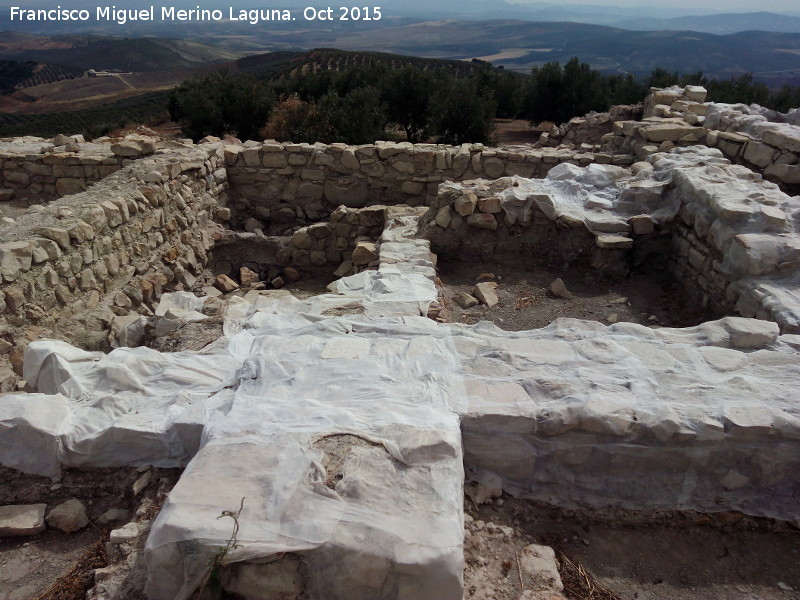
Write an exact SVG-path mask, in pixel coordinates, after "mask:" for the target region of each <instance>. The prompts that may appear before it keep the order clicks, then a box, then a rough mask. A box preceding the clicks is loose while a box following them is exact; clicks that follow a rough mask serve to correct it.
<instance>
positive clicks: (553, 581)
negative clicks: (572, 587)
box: [519, 544, 564, 592]
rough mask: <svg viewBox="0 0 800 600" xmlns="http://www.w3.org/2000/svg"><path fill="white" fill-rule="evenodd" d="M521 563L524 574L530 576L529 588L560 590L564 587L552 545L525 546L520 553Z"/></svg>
mask: <svg viewBox="0 0 800 600" xmlns="http://www.w3.org/2000/svg"><path fill="white" fill-rule="evenodd" d="M519 565H520V568H521V569H522V572H523V574H524V575H527V577H529V578H530V581H531V583H530V585H529V586H527V587H528V589H530V590H532V591H535V592H544V591H556V592H559V591H561V590H563V589H564V584H563V583H562V581H561V576H560V575H559V574H558V561H557V560H556V553H555V551H554V550H553V549H552V548H551V547H550V546H541V545H539V544H531V545H529V546H525V547H524V548H523V549H522V551H521V552H520V553H519Z"/></svg>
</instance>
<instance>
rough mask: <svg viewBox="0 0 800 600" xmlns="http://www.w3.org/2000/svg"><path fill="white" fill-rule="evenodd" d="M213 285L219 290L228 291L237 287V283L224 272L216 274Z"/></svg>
mask: <svg viewBox="0 0 800 600" xmlns="http://www.w3.org/2000/svg"><path fill="white" fill-rule="evenodd" d="M214 287H216V288H217V289H218V290H219V291H221V292H224V293H228V292H232V291H233V290H236V289H239V284H238V283H236V282H235V281H234V280H233V279H231V278H230V277H228V276H227V275H225V274H220V275H217V277H216V278H215V279H214Z"/></svg>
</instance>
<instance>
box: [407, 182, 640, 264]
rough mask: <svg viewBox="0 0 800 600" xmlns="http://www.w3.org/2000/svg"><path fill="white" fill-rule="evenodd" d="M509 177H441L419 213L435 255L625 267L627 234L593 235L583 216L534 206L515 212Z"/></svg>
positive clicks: (457, 258) (456, 257) (627, 244)
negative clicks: (552, 213)
mask: <svg viewBox="0 0 800 600" xmlns="http://www.w3.org/2000/svg"><path fill="white" fill-rule="evenodd" d="M514 185H515V181H514V180H513V179H512V178H502V179H498V180H496V181H493V182H483V181H481V182H465V183H462V184H452V183H445V184H442V186H441V187H440V188H439V195H438V197H437V198H436V200H435V201H434V202H432V203H431V208H430V209H429V210H428V212H427V213H426V214H425V215H424V216H423V217H422V220H421V223H422V226H421V227H420V233H421V235H422V236H424V237H425V238H426V239H429V240H430V241H431V248H432V249H433V251H434V252H435V253H436V254H437V255H438V256H440V257H442V258H445V259H450V260H456V261H465V260H477V259H484V260H486V259H505V260H509V259H510V260H514V261H515V262H516V263H517V264H519V265H520V266H522V267H523V268H531V267H536V266H554V267H557V268H559V269H568V268H569V267H570V266H571V265H574V264H580V263H584V264H586V265H587V266H588V265H592V266H594V267H595V268H597V269H598V270H599V271H602V272H603V273H605V274H614V275H619V274H623V273H624V272H625V271H626V270H627V266H626V265H627V258H626V250H627V249H628V248H630V247H631V246H632V240H631V239H629V238H620V237H619V236H611V235H606V236H597V235H595V234H594V233H592V232H591V231H589V229H587V228H586V226H585V225H584V223H583V221H581V220H577V219H570V218H568V217H566V216H561V217H559V218H556V219H552V218H550V217H548V216H547V215H546V214H545V213H544V212H543V211H542V210H541V208H540V207H539V206H537V205H536V204H535V203H534V204H532V205H531V206H530V208H529V210H527V211H525V212H521V214H519V215H518V216H514V211H513V209H510V205H509V203H507V202H506V201H504V199H503V198H501V193H502V192H503V191H504V190H505V189H508V188H509V187H512V186H514ZM504 207H505V208H504Z"/></svg>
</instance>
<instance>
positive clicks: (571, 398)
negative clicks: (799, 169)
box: [0, 88, 800, 600]
mask: <svg viewBox="0 0 800 600" xmlns="http://www.w3.org/2000/svg"><path fill="white" fill-rule="evenodd" d="M701 95H702V94H700V92H699V90H697V89H695V88H687V89H671V90H656V91H654V92H652V93H651V96H649V97H648V99H647V100H646V102H645V111H650V112H651V113H652V114H646V115H645V118H646V119H647V120H642V121H635V120H633V119H634V118H636V117H633V116H632V114H631V112H630V110H627V111H621V112H620V111H618V113H617V114H618V115H620V119H623V118H624V119H625V120H614V119H613V118H610V117H609V119H610V120H609V121H607V122H604V124H603V127H606V129H608V131H606V130H601V131H600V132H599V136H598V137H597V139H593V138H591V136H589V137H586V138H585V141H582V142H581V143H580V144H579V143H578V142H579V141H580V140H577V139H575V136H574V133H570V132H571V130H569V128H567V129H565V130H564V131H561V130H558V132H557V133H558V136H561V137H565V138H566V137H568V136H570V135H572V138H570V139H571V140H572V141H571V142H570V143H568V144H562V145H557V146H551V145H550V144H551V143H553V140H555V139H556V137H558V136H556V135H555V133H553V134H552V135H550V134H548V136H547V137H546V138H545V139H544V140H543V143H540V144H539V145H536V146H515V147H508V148H487V147H483V146H482V145H470V144H465V145H463V146H460V147H447V146H435V145H411V144H405V143H399V144H396V143H385V142H378V143H376V144H374V145H367V146H357V147H351V146H345V145H343V144H331V145H327V146H326V145H323V144H314V145H310V144H278V143H274V142H264V143H255V142H246V143H244V144H239V143H228V142H223V141H220V140H218V139H216V138H209V139H206V140H203V141H202V142H201V143H199V144H196V145H195V144H191V143H189V142H185V141H179V140H161V139H154V138H146V137H142V136H132V137H129V138H125V139H117V140H110V139H106V140H104V139H99V140H95V141H94V142H93V143H92V144H87V143H85V142H83V141H82V140H80V139H77V138H63V139H54V140H50V141H48V140H37V139H30V138H26V139H24V140H22V139H20V140H9V141H4V142H2V143H0V158H1V159H2V170H1V171H0V172H2V177H3V186H4V187H5V188H6V190H5V191H4V192H3V194H4V195H5V197H7V198H9V200H8V201H9V202H14V203H15V204H14V211H12V212H13V215H14V216H6V217H5V218H4V221H3V222H2V223H1V224H0V238H1V239H2V243H0V274H1V275H2V286H0V290H2V295H0V298H2V303H1V304H0V308H1V310H0V318H2V320H3V322H2V330H1V331H0V352H2V355H1V357H2V362H0V386H1V387H0V389H2V391H3V392H6V393H5V394H3V395H2V396H0V465H2V466H3V467H4V470H3V471H2V472H0V477H3V478H5V481H8V482H13V485H14V486H15V489H17V490H18V491H16V492H14V491H12V492H8V491H5V492H4V493H5V495H4V496H2V504H3V506H0V517H2V518H1V519H0V532H2V533H3V535H4V536H7V535H18V536H32V535H35V534H41V535H42V536H45V537H46V536H48V535H50V536H51V538H52V536H53V535H57V534H56V533H55V530H57V529H59V528H60V526H59V523H60V522H61V521H60V520H59V519H58V518H56V517H53V518H51V513H52V511H53V509H54V504H59V503H60V502H61V501H63V500H66V499H67V495H68V494H66V492H65V491H64V487H63V484H61V483H58V481H59V480H60V479H61V478H63V481H64V482H65V483H68V482H72V481H76V482H80V485H78V484H77V483H76V484H75V485H76V486H77V487H78V488H80V489H84V490H88V489H90V488H91V481H92V478H93V477H94V478H96V481H99V482H104V483H103V485H104V486H105V487H103V488H102V489H103V490H104V491H103V492H102V493H98V496H97V502H96V503H94V502H93V503H92V504H88V503H87V502H88V500H89V499H91V498H90V497H87V498H85V500H87V502H85V503H84V504H83V508H82V509H81V508H80V507H78V508H76V511H77V513H80V511H81V510H83V511H85V512H86V514H85V515H84V517H85V519H86V523H88V522H89V521H90V520H91V521H92V522H94V523H96V524H97V523H100V522H101V521H100V517H101V516H104V517H105V518H104V520H103V524H104V525H108V528H109V529H112V531H111V532H110V538H109V541H108V543H107V545H106V546H105V548H106V549H107V553H108V564H107V565H106V566H100V567H97V568H96V570H94V572H93V573H90V575H92V577H90V582H89V584H88V587H89V588H91V591H90V592H89V597H91V598H136V597H147V598H150V599H151V600H162V599H163V600H167V599H169V600H172V599H186V598H192V597H198V593H199V591H200V593H199V595H200V596H202V594H209V593H210V592H211V589H212V588H213V589H222V590H226V592H225V593H227V594H233V595H234V596H233V597H243V598H248V599H255V598H259V599H265V598H268V599H279V598H280V599H289V598H292V599H295V598H296V599H299V598H310V599H322V598H324V599H326V600H329V599H337V598H341V599H345V598H346V599H348V600H361V599H363V600H371V599H376V598H387V599H390V598H391V599H407V600H412V599H414V600H427V599H430V600H448V599H453V600H460V599H462V598H465V597H466V598H473V597H474V598H487V599H488V598H497V599H501V600H505V599H511V598H545V597H547V598H558V597H570V598H572V597H577V596H575V595H574V590H573V589H572V587H571V586H572V580H571V579H569V578H567V575H566V573H567V571H565V570H564V569H565V568H566V567H565V565H566V560H565V559H564V558H563V557H561V555H556V554H554V553H553V551H552V550H551V549H549V548H548V547H547V546H545V545H541V544H540V543H538V542H541V541H543V540H541V539H540V540H537V539H535V538H536V536H535V535H532V534H531V535H529V534H527V533H526V534H524V535H523V534H522V533H520V531H521V530H520V531H516V532H515V531H514V529H513V527H512V525H513V523H517V524H519V523H524V522H526V521H525V519H524V518H522V520H520V519H518V518H517V517H519V515H520V514H523V517H524V511H525V510H526V509H525V508H524V507H525V506H535V507H549V508H548V509H546V510H550V509H553V510H559V511H564V512H562V513H560V514H561V515H562V517H564V518H565V519H566V520H568V521H569V523H570V524H571V525H575V524H576V523H578V521H579V518H578V517H577V516H576V515H592V514H594V515H597V514H601V513H604V511H605V512H608V511H611V512H613V513H614V514H617V515H619V514H622V515H625V514H627V515H629V516H630V515H640V516H641V515H643V514H647V515H662V518H663V515H686V514H693V515H710V517H708V518H710V519H723V518H724V519H728V520H729V521H730V522H733V519H735V520H736V522H738V521H740V520H742V519H744V520H745V521H746V522H754V523H781V524H787V523H792V522H794V523H796V522H797V520H798V519H799V518H800V505H799V504H798V489H800V488H799V487H798V486H799V485H800V481H798V473H800V468H799V467H800V452H798V440H800V408H799V406H800V405H799V404H798V400H799V399H800V398H798V389H800V387H798V382H799V381H800V361H798V351H800V335H799V334H800V320H799V317H800V302H798V298H800V296H798V289H800V288H799V287H798V286H799V285H800V283H798V277H800V275H799V273H800V271H799V270H798V265H800V237H798V234H797V229H798V219H799V218H800V202H799V201H798V199H797V197H794V196H791V195H789V193H787V192H791V191H792V186H793V185H794V183H793V182H792V181H791V177H792V175H789V174H791V173H794V170H792V169H787V168H784V167H787V163H786V162H785V160H788V159H781V160H783V161H784V162H780V163H774V162H769V163H768V164H764V165H760V164H759V162H764V160H763V159H764V158H765V157H766V156H767V154H769V152H768V151H767V150H764V148H763V147H765V146H766V147H769V148H773V151H772V154H770V157H771V158H770V160H778V159H780V158H781V157H782V156H783V155H784V154H786V153H792V152H793V150H791V147H792V144H800V142H797V140H800V133H798V132H800V129H799V128H798V127H795V126H794V125H789V124H787V123H769V122H767V121H766V119H764V120H763V122H761V121H759V122H760V123H761V125H759V126H758V127H756V126H755V125H753V124H752V123H750V121H747V122H748V123H750V124H749V125H748V128H747V131H745V130H744V129H743V130H742V132H741V133H735V132H732V131H731V129H732V128H733V125H732V124H731V123H732V117H730V116H727V117H725V118H726V119H728V120H727V121H725V122H724V123H723V119H722V118H721V117H720V118H717V120H716V121H715V122H716V123H717V125H718V126H719V127H720V129H719V130H717V129H714V130H709V129H706V128H705V127H704V126H703V122H702V120H701V119H699V117H703V119H705V118H706V115H715V114H716V115H719V114H725V115H729V113H725V112H724V111H725V110H726V109H725V106H724V105H714V104H710V103H706V102H704V100H705V98H704V97H700V96H701ZM667 100H669V101H670V104H665V102H666V101H667ZM740 112H741V111H740ZM656 113H658V114H656ZM701 113H702V114H701ZM676 115H681V116H680V117H678V116H676ZM689 115H694V116H693V117H690V116H689ZM750 116H752V115H750ZM740 117H741V114H740ZM593 118H595V119H596V117H593ZM737 118H739V117H737ZM587 119H588V117H587ZM678 121H680V122H678ZM751 121H752V119H751ZM739 122H742V119H741V118H740V121H739ZM764 123H766V124H764ZM723 124H724V127H723V126H722V125H723ZM571 126H572V127H574V129H575V130H579V129H580V130H581V131H584V129H585V126H584V124H578V123H575V124H572V125H571ZM581 127H583V128H584V129H581ZM592 131H594V130H592ZM770 132H772V133H770ZM775 132H777V133H775ZM714 134H716V135H714ZM723 134H725V136H727V137H725V136H723ZM778 134H780V135H778ZM587 135H588V134H587ZM792 135H794V137H792ZM733 136H738V137H736V138H735V139H733ZM729 138H731V139H729ZM720 140H722V141H724V142H725V144H722V141H720ZM787 140H788V141H787ZM59 142H60V143H59ZM736 144H738V145H739V146H738V147H736V148H734V146H735V145H736ZM751 146H752V148H751ZM786 147H788V148H789V149H787V148H786ZM798 148H800V146H798ZM756 151H758V153H757V154H756ZM753 157H756V158H758V161H754V160H751V159H753ZM795 159H796V156H795ZM795 163H796V160H795ZM775 164H778V166H779V167H780V168H779V169H770V167H772V166H774V165H775ZM788 166H792V164H788ZM787 173H789V174H787ZM765 175H766V176H767V177H769V178H770V179H774V180H776V181H777V182H775V181H771V180H768V179H765V178H764V176H765ZM4 214H5V213H4ZM8 214H12V213H11V212H10V213H8ZM556 279H560V280H561V282H560V284H556V283H555V280H556ZM114 473H118V474H119V478H120V481H123V483H117V484H113V483H112V481H113V480H114V477H115V476H114V475H113V474H114ZM176 480H177V482H175V481H176ZM465 482H466V483H465ZM173 484H174V486H173ZM81 486H82V487H81ZM98 489H100V488H99V487H98ZM37 490H38V491H37ZM465 492H466V507H467V508H466V514H465ZM112 498H118V500H117V501H116V502H117V504H118V506H117V507H118V508H119V512H117V513H114V514H113V515H110V516H109V515H108V514H107V513H108V511H109V510H111V508H113V507H114V502H112V500H111V499H112ZM137 498H145V499H146V502H144V501H142V500H137ZM56 501H57V502H56ZM144 504H147V506H144ZM72 506H73V508H74V505H72ZM137 506H138V508H137ZM64 510H66V509H62V512H63V511H64ZM537 510H539V509H537ZM541 510H545V509H541ZM3 511H5V512H3ZM492 511H494V512H492ZM514 511H517V512H514ZM614 511H617V512H614ZM46 515H47V518H46V519H45V516H46ZM487 515H488V516H487ZM492 515H494V516H492ZM565 515H566V516H565ZM720 515H728V516H725V517H721V516H720ZM729 515H734V516H733V517H731V516H729ZM73 516H75V515H73ZM78 516H80V515H78ZM76 518H77V517H76ZM585 518H586V519H589V520H590V517H585ZM620 518H622V519H623V521H622V522H625V521H624V518H625V517H620ZM4 519H5V520H4ZM490 519H493V520H491V521H490ZM504 519H506V520H505V521H504ZM514 519H517V520H516V521H515V520H514ZM748 519H750V520H753V521H747V520H748ZM74 520H75V519H73V521H74ZM45 521H46V523H45ZM78 521H81V519H78ZM587 522H588V521H587ZM715 522H716V521H715ZM720 522H721V521H720ZM84 526H85V523H84ZM47 527H49V528H50V530H49V531H47V532H45V533H41V532H42V531H43V530H44V529H45V528H47ZM786 527H789V525H786ZM562 529H563V527H561V526H560V525H558V526H556V525H553V526H552V527H550V529H549V530H548V531H549V532H550V533H552V532H554V531H555V532H560V531H562ZM62 531H63V528H62ZM587 531H588V530H587ZM584 533H585V532H584ZM584 533H581V534H580V535H584ZM578 534H579V532H578V533H574V535H575V536H577V535H578ZM570 535H573V533H570ZM465 536H466V537H465ZM586 536H588V534H586V535H584V539H585V540H586V541H587V542H588V543H589V544H591V543H594V544H595V545H602V544H603V543H604V542H603V538H602V537H591V536H589V537H591V540H589V537H586ZM557 537H558V536H556V537H555V538H553V539H555V540H556V541H555V542H551V541H550V539H549V538H547V539H545V540H544V541H547V542H548V543H552V544H555V545H556V546H557V547H558V544H557V543H556V542H557V541H558V540H557V539H556V538H557ZM562 537H563V536H562ZM51 538H47V539H51ZM7 539H10V538H0V542H2V543H3V544H10V542H7V541H6V540H7ZM19 539H20V540H21V539H23V538H19ZM25 539H32V540H36V539H37V538H35V537H32V538H25ZM52 539H56V538H52ZM58 539H61V538H58ZM570 539H571V538H570ZM576 539H578V538H577V537H576ZM632 539H633V538H632ZM792 539H796V535H795V537H794V538H792ZM509 540H512V541H511V542H509ZM793 543H794V544H795V546H792V544H793ZM787 544H788V545H786V546H783V547H785V548H787V549H788V550H787V551H790V552H796V551H797V548H796V542H791V541H790V542H788V543H787ZM586 547H591V546H590V545H587V546H586ZM709 547H710V546H709ZM492 548H495V550H492ZM498 548H503V549H504V550H503V551H507V552H508V556H509V557H510V558H509V559H508V560H506V559H505V558H503V559H502V560H501V559H499V558H498V556H499V554H498V552H500V550H497V549H498ZM14 549H15V551H16V552H22V550H21V549H20V548H19V547H16V546H15V547H14ZM493 552H494V554H492V553H493ZM590 554H591V553H590ZM17 556H18V554H14V553H13V552H12V551H11V546H10V545H6V546H2V545H0V560H13V561H17V562H15V563H14V564H17V563H18V562H19V561H18V559H17V558H15V557H17ZM3 557H7V558H3ZM594 558H597V557H596V556H595V557H594ZM592 559H593V557H592V556H591V555H588V556H587V558H586V560H587V561H589V562H591V560H592ZM558 561H560V566H561V568H562V569H561V574H562V575H563V576H564V577H565V580H564V581H563V582H562V580H561V578H560V576H559V571H558V570H557V569H556V567H555V566H554V565H556V563H557V562H558ZM506 563H508V564H506ZM9 564H10V563H9ZM788 564H790V565H791V562H789V563H788ZM465 565H466V575H465ZM576 569H577V567H576ZM599 570H600V571H602V568H599ZM788 570H791V569H790V568H789V569H788ZM574 572H575V573H577V572H579V570H576V571H574ZM465 578H466V579H465ZM34 579H35V574H34V573H30V572H25V573H23V575H20V576H19V577H18V578H17V579H15V580H13V581H12V582H11V583H5V582H4V581H3V580H2V578H0V586H7V587H5V588H4V587H0V593H2V592H8V593H11V592H12V591H13V589H14V587H13V586H17V587H20V586H23V585H30V586H33V587H32V588H31V589H30V591H31V597H34V595H35V594H38V593H40V592H42V591H43V589H41V588H36V589H34V588H35V581H34ZM781 583H782V584H783V586H784V587H779V588H775V589H776V590H779V592H780V593H783V592H781V591H780V590H782V591H787V590H786V588H789V589H791V588H793V587H794V586H798V585H800V574H799V573H796V572H787V573H786V575H785V577H784V579H782V580H781ZM759 584H760V585H763V586H766V585H767V584H766V583H764V582H760V583H759ZM776 585H777V584H776ZM562 588H564V589H563V594H565V596H560V594H561V593H562ZM764 589H767V588H766V587H764V588H763V589H762V588H759V589H756V590H753V589H750V588H748V589H747V590H745V592H742V593H762V592H763V590H764ZM720 593H721V594H722V593H726V594H728V596H727V597H729V598H733V597H736V595H735V594H736V593H738V592H733V593H731V591H730V590H728V589H727V588H726V589H725V590H723V591H722V592H720ZM531 594H533V595H531ZM536 594H539V595H536ZM543 594H545V595H543ZM546 594H549V595H546ZM570 594H571V595H570ZM731 594H733V595H731ZM202 597H206V596H202ZM653 597H658V596H657V595H656V596H653ZM720 597H725V596H720ZM742 597H745V596H742ZM776 597H778V596H776ZM788 597H792V596H788Z"/></svg>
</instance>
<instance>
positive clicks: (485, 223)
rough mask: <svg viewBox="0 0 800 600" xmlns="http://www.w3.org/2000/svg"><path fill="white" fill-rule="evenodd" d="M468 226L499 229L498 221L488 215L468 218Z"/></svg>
mask: <svg viewBox="0 0 800 600" xmlns="http://www.w3.org/2000/svg"><path fill="white" fill-rule="evenodd" d="M467 225H469V226H470V227H477V228H478V229H491V230H495V229H497V219H495V217H494V215H491V214H488V213H475V214H472V215H470V216H468V217H467Z"/></svg>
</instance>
